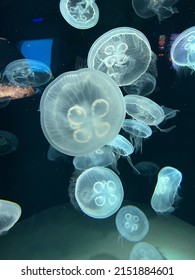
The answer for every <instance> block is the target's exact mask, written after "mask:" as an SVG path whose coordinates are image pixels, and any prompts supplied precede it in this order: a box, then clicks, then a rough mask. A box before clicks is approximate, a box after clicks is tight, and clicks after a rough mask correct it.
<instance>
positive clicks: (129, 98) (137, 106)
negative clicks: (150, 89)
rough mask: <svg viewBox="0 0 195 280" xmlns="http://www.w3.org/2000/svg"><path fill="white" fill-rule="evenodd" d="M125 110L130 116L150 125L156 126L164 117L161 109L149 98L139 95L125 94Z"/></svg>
mask: <svg viewBox="0 0 195 280" xmlns="http://www.w3.org/2000/svg"><path fill="white" fill-rule="evenodd" d="M124 100H125V103H126V112H127V114H128V115H130V116H131V117H132V118H134V119H136V120H138V121H141V122H144V123H145V124H147V125H150V126H157V125H158V124H160V123H161V122H162V121H163V120H164V118H165V114H164V111H163V109H162V108H161V107H160V106H159V105H158V104H157V103H155V102H154V101H152V100H151V99H149V98H147V97H145V96H141V95H135V94H131V95H126V96H125V97H124Z"/></svg>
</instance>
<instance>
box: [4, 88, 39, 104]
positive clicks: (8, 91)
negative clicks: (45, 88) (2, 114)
mask: <svg viewBox="0 0 195 280" xmlns="http://www.w3.org/2000/svg"><path fill="white" fill-rule="evenodd" d="M38 92H39V90H38V89H37V90H36V89H34V88H32V87H23V86H13V85H9V84H8V85H3V84H0V102H6V101H10V100H12V99H20V98H24V97H29V96H32V95H34V94H35V93H38Z"/></svg>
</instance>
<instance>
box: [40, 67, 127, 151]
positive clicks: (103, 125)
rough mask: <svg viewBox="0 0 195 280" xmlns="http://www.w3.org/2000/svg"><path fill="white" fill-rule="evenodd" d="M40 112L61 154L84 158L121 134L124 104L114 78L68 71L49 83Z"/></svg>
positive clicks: (52, 142)
mask: <svg viewBox="0 0 195 280" xmlns="http://www.w3.org/2000/svg"><path fill="white" fill-rule="evenodd" d="M108 92H109V94H108ZM40 112H41V127H42V130H43V133H44V135H45V137H46V138H47V140H48V141H49V143H50V144H51V145H52V146H53V147H54V148H55V149H56V150H58V151H60V152H61V153H64V154H67V155H72V156H82V155H85V154H88V153H91V152H94V151H95V150H97V149H99V148H101V147H102V146H103V145H104V144H106V143H108V142H109V141H111V140H112V139H113V138H114V137H115V136H116V135H117V134H118V132H119V130H120V128H121V126H122V123H123V120H124V117H125V104H124V99H123V95H122V92H121V90H120V89H119V87H118V86H117V85H116V83H115V82H114V81H113V80H112V79H111V78H109V77H108V76H107V75H106V74H104V73H101V72H99V71H96V70H91V69H87V68H86V69H80V70H77V71H71V72H66V73H64V74H62V75H60V76H59V77H58V78H56V79H55V80H54V81H53V82H52V83H50V84H49V85H48V86H47V87H46V89H45V90H44V92H43V95H42V97H41V103H40Z"/></svg>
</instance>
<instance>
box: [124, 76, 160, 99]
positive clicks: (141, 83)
mask: <svg viewBox="0 0 195 280" xmlns="http://www.w3.org/2000/svg"><path fill="white" fill-rule="evenodd" d="M155 87H156V78H155V77H154V76H153V75H151V74H150V73H147V72H146V73H144V74H143V75H142V76H141V77H140V78H139V79H137V80H136V81H135V82H133V84H131V85H128V86H124V87H123V89H124V91H125V92H126V93H127V94H139V95H142V96H148V95H150V94H151V93H152V92H153V91H154V89H155Z"/></svg>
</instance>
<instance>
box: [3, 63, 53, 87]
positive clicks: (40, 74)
mask: <svg viewBox="0 0 195 280" xmlns="http://www.w3.org/2000/svg"><path fill="white" fill-rule="evenodd" d="M3 75H4V76H5V77H6V78H7V80H8V81H9V82H10V83H11V84H12V85H15V86H19V87H39V86H41V85H45V84H47V83H48V82H49V81H50V80H51V79H53V76H52V72H51V70H50V68H49V67H48V66H47V65H46V64H45V63H43V62H41V61H37V60H33V59H18V60H14V61H12V62H11V63H9V64H8V65H7V66H6V68H5V70H4V73H3Z"/></svg>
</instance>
